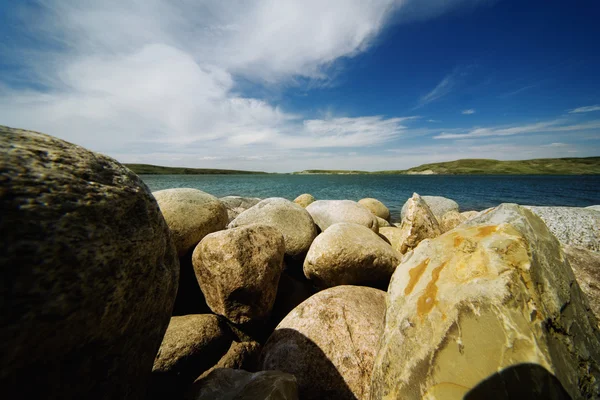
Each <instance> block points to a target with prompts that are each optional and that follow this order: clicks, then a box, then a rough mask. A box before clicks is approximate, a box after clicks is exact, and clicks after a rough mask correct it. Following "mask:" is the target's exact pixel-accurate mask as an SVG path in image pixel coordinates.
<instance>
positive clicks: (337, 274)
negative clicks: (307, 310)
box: [304, 222, 401, 288]
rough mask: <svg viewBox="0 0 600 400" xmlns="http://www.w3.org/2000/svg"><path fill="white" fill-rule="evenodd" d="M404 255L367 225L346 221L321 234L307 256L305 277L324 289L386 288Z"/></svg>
mask: <svg viewBox="0 0 600 400" xmlns="http://www.w3.org/2000/svg"><path fill="white" fill-rule="evenodd" d="M400 257H401V256H400V254H399V253H398V252H397V251H396V250H394V249H393V248H392V246H390V245H389V244H388V243H386V242H385V241H384V240H383V239H382V238H381V237H379V235H378V234H376V233H375V232H373V231H372V230H370V229H368V228H367V227H365V226H362V225H357V224H352V223H347V222H342V223H339V224H335V225H331V226H330V227H329V228H328V229H327V230H326V231H325V232H323V233H321V234H320V235H319V236H317V238H316V239H315V241H314V242H313V244H312V246H310V250H309V251H308V254H307V255H306V259H305V260H304V275H305V276H306V277H307V278H308V279H310V280H311V281H313V282H314V284H315V286H317V287H320V288H326V287H332V286H338V285H363V286H373V287H381V288H386V287H387V284H388V282H389V280H390V277H391V276H392V274H393V273H394V270H395V269H396V266H397V265H398V264H399V263H400Z"/></svg>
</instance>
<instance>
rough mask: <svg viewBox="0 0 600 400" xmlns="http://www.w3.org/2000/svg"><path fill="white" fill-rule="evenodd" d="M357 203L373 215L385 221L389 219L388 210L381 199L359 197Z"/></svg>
mask: <svg viewBox="0 0 600 400" xmlns="http://www.w3.org/2000/svg"><path fill="white" fill-rule="evenodd" d="M358 204H361V205H363V206H365V207H366V208H367V209H368V210H369V211H371V212H372V213H373V214H374V215H375V216H377V217H379V218H382V219H384V220H386V221H389V220H390V210H389V209H388V208H387V207H386V206H385V204H383V203H382V202H381V201H379V200H377V199H372V198H366V199H361V200H359V201H358Z"/></svg>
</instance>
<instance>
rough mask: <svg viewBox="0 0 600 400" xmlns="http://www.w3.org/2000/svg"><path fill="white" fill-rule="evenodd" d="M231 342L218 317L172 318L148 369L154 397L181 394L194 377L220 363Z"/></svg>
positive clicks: (189, 316)
mask: <svg viewBox="0 0 600 400" xmlns="http://www.w3.org/2000/svg"><path fill="white" fill-rule="evenodd" d="M232 341H233V335H232V333H231V331H230V330H229V328H228V327H227V324H226V323H225V321H224V320H223V319H222V318H221V317H218V316H216V315H213V314H200V315H185V316H180V317H172V318H171V322H170V323H169V327H168V328H167V332H166V333H165V337H164V339H163V342H162V344H161V345H160V349H159V351H158V354H157V355H156V359H155V360H154V367H153V368H152V392H153V395H154V397H155V398H161V397H162V398H164V397H163V396H169V395H170V396H171V397H177V396H175V394H176V393H179V394H183V392H184V391H185V390H186V389H187V386H188V385H190V384H192V382H194V379H196V378H197V377H198V375H200V374H201V373H202V372H204V371H206V370H207V369H209V368H210V367H212V366H213V365H215V364H216V363H217V362H218V361H219V360H220V359H221V357H222V356H223V355H224V354H225V353H226V352H227V349H228V348H229V346H230V345H231V342H232ZM157 392H159V393H161V396H158V395H157Z"/></svg>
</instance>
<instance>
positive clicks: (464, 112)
mask: <svg viewBox="0 0 600 400" xmlns="http://www.w3.org/2000/svg"><path fill="white" fill-rule="evenodd" d="M462 114H463V115H472V114H475V109H473V108H470V109H468V110H463V112H462Z"/></svg>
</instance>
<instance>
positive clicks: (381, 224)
mask: <svg viewBox="0 0 600 400" xmlns="http://www.w3.org/2000/svg"><path fill="white" fill-rule="evenodd" d="M375 218H377V226H378V227H379V229H381V228H388V227H390V226H392V225H390V223H389V222H388V221H386V220H385V219H383V218H379V217H375Z"/></svg>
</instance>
